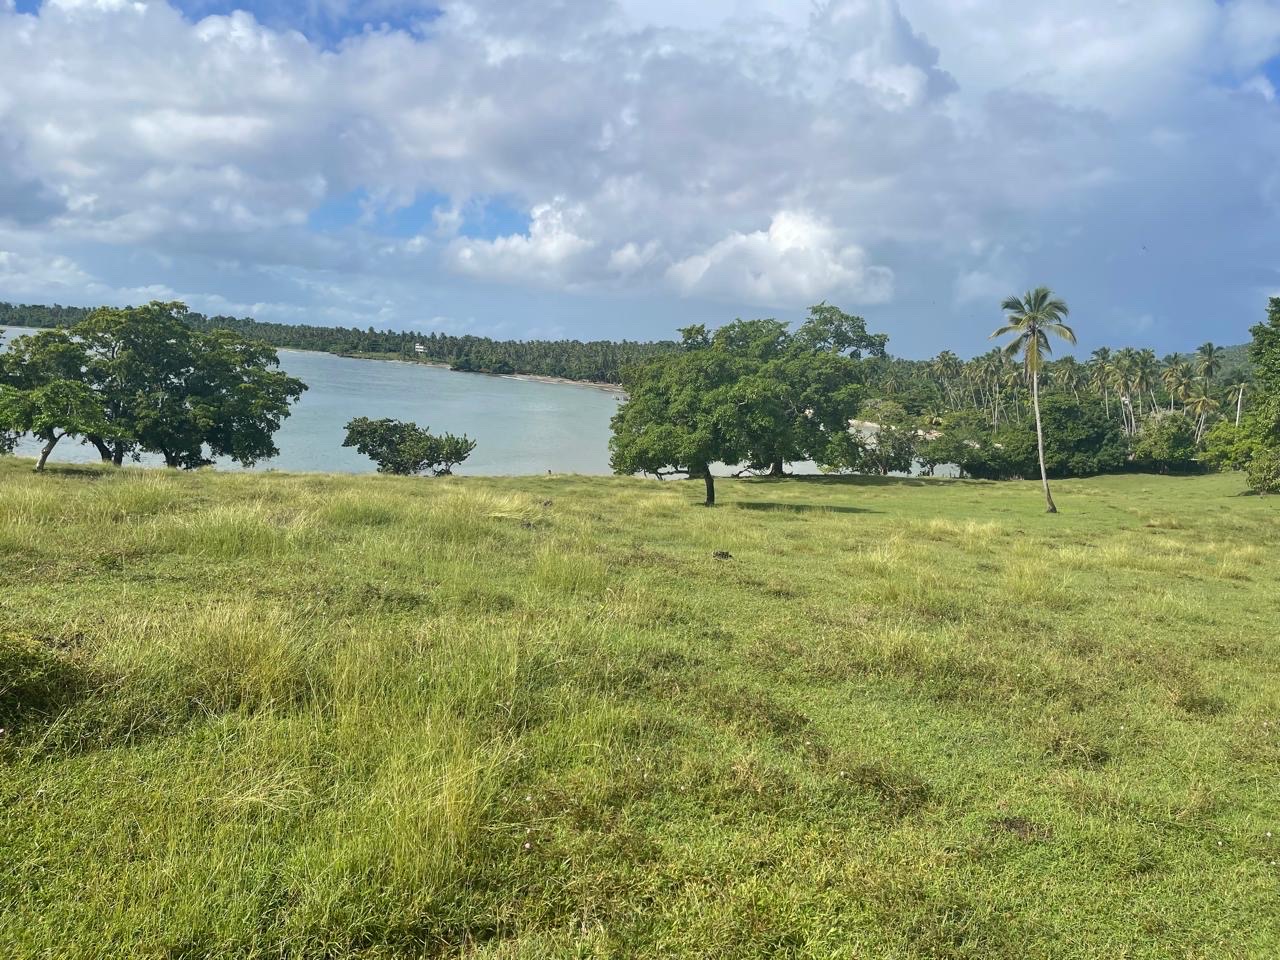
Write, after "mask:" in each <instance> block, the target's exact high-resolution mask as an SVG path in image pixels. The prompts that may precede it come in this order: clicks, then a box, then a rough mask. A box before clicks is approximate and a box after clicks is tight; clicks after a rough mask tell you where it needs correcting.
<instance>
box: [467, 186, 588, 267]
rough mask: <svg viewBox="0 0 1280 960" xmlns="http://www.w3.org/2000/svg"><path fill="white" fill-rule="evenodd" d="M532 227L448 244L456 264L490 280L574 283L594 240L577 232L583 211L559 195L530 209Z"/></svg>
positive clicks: (530, 225)
mask: <svg viewBox="0 0 1280 960" xmlns="http://www.w3.org/2000/svg"><path fill="white" fill-rule="evenodd" d="M530 216H531V222H530V224H529V232H528V233H523V234H519V233H518V234H511V235H508V236H504V237H497V238H495V239H493V240H474V239H466V238H460V239H457V240H455V241H453V243H452V244H451V245H450V247H449V252H448V260H449V263H450V265H451V266H452V267H453V269H455V270H457V271H459V272H460V273H468V274H472V275H474V276H478V277H484V278H487V279H495V280H504V281H518V280H529V281H534V282H540V283H570V282H572V280H573V276H574V274H573V269H572V268H573V266H574V264H575V262H577V261H578V260H580V259H582V257H583V255H584V254H585V253H586V252H587V251H589V250H590V249H591V248H592V247H593V246H594V243H593V242H592V241H591V240H589V239H587V238H586V237H583V236H581V235H580V234H579V233H578V232H577V231H578V230H579V229H581V228H580V226H579V224H580V222H581V221H582V219H583V217H584V214H583V209H582V208H581V207H580V206H571V205H568V204H566V203H565V201H564V199H563V198H561V197H557V198H556V199H555V200H554V201H552V202H551V203H544V204H539V205H538V206H536V207H534V208H533V210H532V212H531V215H530Z"/></svg>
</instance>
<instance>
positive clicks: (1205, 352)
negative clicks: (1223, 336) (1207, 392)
mask: <svg viewBox="0 0 1280 960" xmlns="http://www.w3.org/2000/svg"><path fill="white" fill-rule="evenodd" d="M1221 367H1222V348H1221V347H1217V346H1214V345H1213V343H1212V341H1210V342H1206V343H1202V344H1200V346H1199V347H1197V348H1196V373H1197V374H1199V375H1200V377H1201V378H1202V379H1203V380H1204V383H1205V387H1206V388H1207V387H1208V386H1209V385H1210V384H1211V383H1212V382H1213V378H1214V376H1215V375H1216V374H1217V372H1218V370H1219V369H1220V368H1221Z"/></svg>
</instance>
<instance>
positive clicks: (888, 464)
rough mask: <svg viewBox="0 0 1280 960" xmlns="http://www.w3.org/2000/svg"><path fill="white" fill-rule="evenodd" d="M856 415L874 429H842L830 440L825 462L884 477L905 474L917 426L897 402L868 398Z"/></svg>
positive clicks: (914, 451)
mask: <svg viewBox="0 0 1280 960" xmlns="http://www.w3.org/2000/svg"><path fill="white" fill-rule="evenodd" d="M859 415H860V416H861V417H862V418H863V419H864V420H866V421H867V422H868V423H873V424H875V426H876V429H875V431H874V432H873V433H871V434H870V435H867V436H864V435H862V434H861V433H853V432H851V431H847V430H846V431H844V432H843V433H842V434H841V435H840V437H839V438H838V439H833V441H832V452H831V453H830V454H829V455H828V457H827V458H826V464H827V465H828V466H830V467H833V468H835V469H837V470H849V471H852V472H854V473H873V474H879V475H880V476H888V475H889V474H890V473H906V472H907V471H909V470H910V469H911V466H912V464H913V463H914V462H915V454H916V447H917V445H918V435H919V431H918V425H917V424H916V422H915V420H913V419H912V418H911V417H910V416H908V415H907V411H906V410H904V409H903V408H902V405H901V404H898V403H894V402H893V401H892V400H872V401H870V402H869V403H867V404H866V405H865V406H864V407H863V408H862V410H861V411H859Z"/></svg>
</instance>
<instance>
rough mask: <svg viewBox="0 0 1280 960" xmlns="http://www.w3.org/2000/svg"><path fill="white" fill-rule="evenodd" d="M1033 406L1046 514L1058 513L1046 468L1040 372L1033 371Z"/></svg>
mask: <svg viewBox="0 0 1280 960" xmlns="http://www.w3.org/2000/svg"><path fill="white" fill-rule="evenodd" d="M1031 404H1032V406H1034V407H1035V409H1036V448H1037V450H1038V451H1039V453H1040V482H1041V483H1042V484H1044V502H1045V504H1046V505H1047V506H1046V508H1045V509H1046V512H1048V513H1057V512H1058V508H1057V507H1056V506H1054V503H1053V494H1051V493H1050V492H1049V473H1048V471H1046V470H1045V468H1044V427H1042V426H1041V425H1040V371H1039V370H1032V371H1031Z"/></svg>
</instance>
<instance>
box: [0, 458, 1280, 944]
mask: <svg viewBox="0 0 1280 960" xmlns="http://www.w3.org/2000/svg"><path fill="white" fill-rule="evenodd" d="M30 467H31V462H30V461H21V460H16V459H2V460H0V567H2V569H3V573H2V576H3V579H4V582H5V584H6V587H5V590H4V591H3V594H2V595H0V623H2V624H3V626H0V727H3V728H4V732H3V734H0V811H3V813H0V849H2V850H3V851H4V858H3V862H4V867H3V869H2V870H0V904H3V909H0V943H3V944H4V951H3V952H4V954H5V956H6V957H8V958H14V960H23V958H34V957H50V956H58V957H69V956H74V957H82V958H86V960H92V958H97V957H102V958H106V957H112V958H118V957H155V956H174V957H177V956H181V957H209V958H212V957H218V958H250V957H267V956H270V957H295V958H320V957H324V958H355V957H361V958H370V957H390V956H406V955H410V956H440V957H455V956H456V957H469V958H495V960H496V958H509V957H526V958H539V957H545V958H552V957H565V956H583V957H587V956H624V955H625V956H630V957H658V956H665V957H716V956H744V955H753V954H759V953H761V952H762V951H770V952H772V953H773V954H774V955H777V956H787V957H797V958H801V957H809V958H823V960H825V958H830V957H857V956H874V957H883V958H904V960H905V958H925V957H931V958H972V960H979V958H980V960H1000V958H1009V960H1014V958H1016V960H1035V958H1050V957H1052V958H1055V960H1063V958H1093V957H1099V956H1124V957H1128V958H1134V960H1139V958H1148V960H1156V958H1160V960H1163V958H1166V957H1170V956H1178V957H1189V958H1210V957H1215V958H1216V957H1241V958H1249V957H1266V956H1269V955H1271V954H1272V953H1273V952H1274V946H1275V944H1276V943H1277V942H1280V899H1278V898H1277V889H1278V888H1277V877H1278V876H1280V875H1278V874H1277V867H1276V863H1277V861H1280V799H1277V795H1276V791H1275V790H1274V788H1273V786H1274V782H1275V779H1276V776H1277V772H1278V771H1280V699H1277V697H1278V694H1277V691H1280V674H1278V673H1277V669H1278V668H1277V663H1278V661H1277V658H1276V656H1275V652H1276V651H1275V643H1274V629H1273V628H1274V622H1275V617H1276V606H1275V598H1276V596H1277V595H1278V593H1280V579H1278V578H1280V570H1278V568H1277V566H1276V565H1275V564H1274V563H1271V562H1269V558H1270V557H1272V556H1273V555H1274V554H1275V552H1276V551H1277V549H1280V521H1278V519H1277V515H1276V512H1275V505H1274V503H1273V502H1272V500H1271V499H1270V498H1264V497H1250V496H1241V494H1242V493H1243V492H1244V489H1245V487H1244V483H1243V482H1242V479H1241V477H1240V476H1239V475H1238V474H1226V473H1224V474H1214V475H1208V476H1196V477H1175V476H1169V477H1160V476H1150V475H1148V476H1135V475H1130V476H1114V477H1101V478H1095V479H1088V480H1067V481H1062V482H1059V483H1057V484H1055V487H1054V494H1055V496H1056V498H1057V500H1058V502H1059V505H1060V506H1061V507H1062V509H1063V512H1062V513H1061V514H1060V515H1058V516H1056V517H1047V516H1045V514H1044V512H1043V498H1042V493H1041V490H1040V486H1039V482H1038V481H1036V482H1014V483H1002V484H995V483H989V482H981V481H963V480H928V479H894V478H879V477H811V478H795V479H787V480H776V479H768V478H766V479H744V480H734V479H722V480H721V481H720V483H721V484H722V485H723V486H724V488H725V496H724V497H723V505H722V506H721V507H720V508H719V509H717V510H714V511H710V510H698V509H694V505H695V504H696V503H697V502H698V501H700V500H701V495H700V494H701V487H702V485H701V484H700V483H696V482H695V483H694V484H685V483H666V484H657V483H653V482H652V481H644V480H639V479H632V478H590V479H587V478H567V477H556V478H548V477H534V478H522V479H515V478H511V479H487V478H466V479H456V478H442V479H440V480H438V481H433V482H431V483H426V484H424V483H421V482H419V481H416V480H413V479H402V478H396V477H382V476H364V477H339V476H320V475H293V476H291V475H285V474H276V473H270V474H235V473H211V472H207V471H199V472H184V471H154V470H140V469H131V468H128V467H126V468H125V469H123V470H114V469H111V468H110V467H107V466H105V465H104V466H90V467H76V468H71V467H61V466H56V465H53V466H51V467H50V468H49V469H48V470H47V471H46V473H45V474H44V475H40V476H36V475H33V474H32V472H31V469H30Z"/></svg>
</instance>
